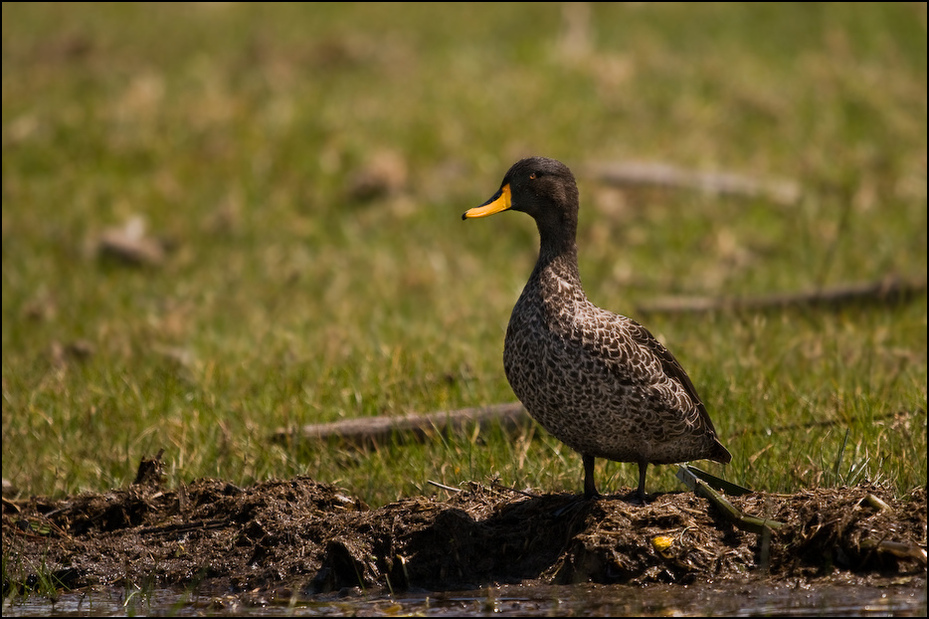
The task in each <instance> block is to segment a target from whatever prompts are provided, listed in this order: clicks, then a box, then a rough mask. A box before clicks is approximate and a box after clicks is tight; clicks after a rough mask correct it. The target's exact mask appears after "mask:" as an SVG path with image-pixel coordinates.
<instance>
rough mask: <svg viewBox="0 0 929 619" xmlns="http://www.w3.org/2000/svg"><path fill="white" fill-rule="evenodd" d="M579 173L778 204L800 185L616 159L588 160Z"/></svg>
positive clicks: (789, 200) (792, 197)
mask: <svg viewBox="0 0 929 619" xmlns="http://www.w3.org/2000/svg"><path fill="white" fill-rule="evenodd" d="M581 173H582V174H583V175H585V176H588V177H590V178H594V179H596V180H598V181H601V182H603V183H608V184H610V185H616V186H619V187H661V188H671V189H696V190H698V191H702V192H704V193H710V194H714V195H734V196H746V197H757V196H763V197H766V198H768V199H771V200H773V201H775V202H778V203H781V204H793V203H795V202H796V201H797V200H799V199H800V195H801V190H800V185H798V184H797V183H795V182H793V181H788V180H757V179H753V178H749V177H747V176H743V175H740V174H733V173H730V172H704V171H700V170H686V169H684V168H679V167H677V166H673V165H670V164H666V163H649V162H642V161H618V162H612V163H591V164H587V165H585V166H582V167H581Z"/></svg>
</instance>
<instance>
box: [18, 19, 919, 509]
mask: <svg viewBox="0 0 929 619" xmlns="http://www.w3.org/2000/svg"><path fill="white" fill-rule="evenodd" d="M2 10H3V26H2V27H3V78H2V79H3V164H2V165H3V214H2V218H3V219H2V221H3V275H2V277H3V299H2V307H3V315H2V317H3V321H2V332H3V344H2V345H3V381H2V387H3V477H4V479H6V480H9V481H10V482H11V483H12V484H13V485H14V486H15V487H16V488H17V489H18V490H19V492H21V493H22V494H25V495H29V494H47V495H62V494H66V493H75V492H80V491H83V490H98V491H99V490H104V489H107V488H110V487H113V486H122V485H125V484H127V483H128V482H129V481H131V479H132V478H133V476H134V473H135V468H136V466H137V464H138V462H139V460H140V458H142V457H144V456H151V455H153V454H155V453H157V452H158V450H159V449H161V448H165V449H166V452H165V459H166V463H167V473H168V483H170V484H178V483H182V482H184V481H188V480H191V479H194V478H198V477H204V476H209V477H219V478H223V479H227V480H230V481H232V482H234V483H238V484H247V483H250V482H253V481H256V480H263V479H268V478H286V477H290V476H294V475H311V476H313V477H314V478H317V479H319V480H321V481H327V482H337V483H339V484H341V485H343V486H345V487H346V488H347V489H349V490H350V491H351V492H353V493H357V494H359V495H360V496H362V497H363V498H364V499H365V500H366V501H368V502H369V503H370V504H373V505H376V504H381V503H385V502H388V501H392V500H395V499H397V498H398V497H401V496H407V495H410V494H414V493H422V492H426V493H431V492H432V491H433V489H432V488H431V487H430V486H428V485H427V484H426V480H427V479H433V480H436V481H440V482H442V483H445V484H449V485H457V484H459V483H461V482H464V481H467V480H472V479H474V480H485V481H486V480H488V479H491V478H494V477H499V478H500V480H501V481H502V482H503V483H506V484H510V485H514V486H518V487H523V486H531V487H533V488H536V489H540V490H545V491H579V489H580V486H581V465H580V458H579V457H578V456H577V455H576V454H574V453H572V452H570V451H569V450H568V449H566V448H564V447H563V446H562V445H561V444H560V443H558V442H557V441H555V440H554V439H552V438H550V437H548V436H546V435H545V434H544V432H543V431H541V430H535V431H533V432H531V433H530V434H528V435H525V436H522V437H517V438H516V439H512V438H510V437H507V436H506V435H504V434H503V433H502V432H495V431H491V432H488V433H485V434H483V435H480V436H474V435H470V436H449V437H443V438H441V439H437V440H435V441H431V442H428V443H426V444H421V445H418V444H414V445H409V444H406V445H386V446H384V447H382V448H381V449H378V450H375V451H372V452H365V453H359V452H352V451H348V450H345V449H342V448H337V447H329V448H325V447H324V448H313V447H310V446H287V445H278V444H275V443H273V442H272V441H271V440H270V439H269V437H270V435H271V433H272V432H273V431H274V430H275V429H276V428H279V427H299V426H300V425H302V424H306V423H317V422H326V421H334V420H338V419H342V418H351V417H358V416H366V415H385V414H387V415H390V414H402V413H407V412H414V411H417V412H430V411H435V410H442V409H451V408H458V407H465V406H474V405H481V404H488V403H495V402H506V401H511V400H512V399H513V395H512V392H511V391H510V390H509V387H508V385H507V383H506V380H505V377H504V375H503V370H502V361H501V350H502V341H503V332H504V329H505V326H506V321H507V319H508V316H509V311H510V308H511V307H512V304H513V303H514V302H515V299H516V297H517V296H518V294H519V290H520V288H521V286H522V284H523V283H524V281H525V279H526V278H527V277H528V274H529V271H530V270H531V268H532V264H533V260H534V258H535V255H534V252H535V248H536V243H537V240H536V233H535V230H534V227H533V225H532V222H531V221H530V220H529V219H528V218H526V217H525V216H522V215H519V214H502V215H499V216H497V217H495V218H494V219H492V220H486V221H480V222H467V223H464V222H461V221H460V219H459V217H460V214H461V213H462V212H463V211H464V210H466V209H467V208H469V207H471V206H474V205H476V204H479V203H481V202H483V201H484V200H485V199H486V198H487V197H489V196H490V195H491V194H492V193H493V192H494V191H495V190H496V189H497V187H498V185H499V182H500V180H501V178H502V176H503V173H504V172H505V171H506V169H507V168H508V167H509V165H510V164H511V163H513V161H515V160H516V159H517V158H519V157H521V156H525V155H529V154H545V155H548V156H552V157H556V158H559V159H562V160H564V161H565V162H567V163H568V164H569V165H571V166H574V167H576V169H578V170H580V166H581V164H583V163H588V162H597V161H610V160H627V159H634V160H643V161H660V162H668V163H674V164H676V165H681V166H687V167H694V168H699V169H710V170H722V171H733V172H738V173H742V174H747V175H751V176H756V177H759V178H779V177H783V178H790V179H794V180H796V181H797V182H799V183H801V185H802V187H803V195H802V198H801V199H800V200H799V201H797V202H796V203H794V204H788V205H784V204H778V203H774V202H771V201H768V200H765V199H763V198H755V199H735V198H715V197H709V196H706V195H701V194H695V193H692V192H687V191H678V192H674V191H663V192H662V191H636V192H624V193H620V192H617V191H616V190H611V189H609V188H606V187H603V186H602V185H599V184H597V183H596V182H594V180H592V179H590V178H585V177H583V176H580V178H579V186H580V190H581V198H582V204H583V207H582V212H581V227H580V230H579V239H578V241H579V246H580V254H581V274H582V277H583V278H584V281H585V285H586V288H587V291H588V294H589V296H590V297H591V299H592V300H593V301H594V302H596V303H597V304H599V305H601V306H604V307H608V308H610V309H613V310H614V311H618V312H621V313H626V314H630V315H632V316H633V317H636V318H642V317H639V316H636V315H635V314H634V308H635V306H636V304H637V303H641V302H647V301H648V300H649V299H651V298H655V297H658V296H664V295H668V294H703V295H726V296H742V295H752V294H763V293H770V292H791V291H796V290H801V289H807V288H811V287H816V286H821V285H827V286H828V285H835V284H840V283H847V282H854V281H868V280H873V279H877V278H880V277H883V276H884V275H886V274H888V273H895V274H898V275H901V276H904V277H912V278H925V276H926V260H927V253H926V228H927V219H926V213H927V203H926V131H927V127H926V88H927V84H926V9H925V5H924V4H902V3H897V4H888V3H871V4H864V5H858V4H853V5H843V4H804V5H802V6H800V5H793V6H787V5H752V4H737V5H728V4H725V5H723V4H719V5H717V4H701V5H690V4H673V5H663V4H644V5H643V4H632V5H626V4H611V5H596V6H591V7H589V11H590V14H589V19H588V21H586V22H585V21H584V17H585V16H584V13H583V11H584V10H585V9H584V5H575V4H571V5H568V6H567V7H562V6H559V5H533V6H532V7H530V8H527V6H526V5H523V4H498V5H481V6H467V5H428V4H422V3H420V4H414V5H394V4H375V5H366V4H360V5H358V4H323V5H316V4H314V5H268V4H264V3H262V4H244V5H239V4H221V5H218V6H213V5H211V4H208V3H204V4H196V3H195V4H183V5H147V4H121V5H90V6H80V7H78V6H74V5H71V4H64V5H33V4H31V3H29V4H16V3H13V4H10V3H4V5H3V9H2ZM575 21H576V22H577V23H580V24H584V23H586V24H587V26H586V30H585V29H584V27H583V26H582V27H581V28H580V32H582V33H583V32H586V36H582V37H580V39H579V40H580V41H581V43H580V44H572V43H571V41H572V40H575V39H572V38H571V36H569V34H568V33H569V32H571V29H570V27H569V24H571V23H575ZM384 162H386V164H385V163H384ZM378 166H386V169H387V172H386V173H384V176H383V180H382V184H381V186H380V188H381V189H384V191H382V192H381V193H377V192H375V193H374V195H373V196H370V195H366V194H365V193H364V192H363V191H361V190H359V189H357V188H358V187H359V186H361V181H360V180H359V179H361V178H362V177H363V176H364V173H365V172H366V171H368V172H370V171H371V170H375V169H377V168H378ZM377 188H378V186H377V185H375V189H377ZM134 217H141V218H142V219H143V220H144V222H145V224H146V226H147V230H148V231H149V233H150V234H151V235H152V236H154V237H156V238H159V239H162V240H163V241H164V242H165V243H166V244H167V245H168V246H169V247H170V250H169V251H168V253H167V256H166V259H165V260H164V262H163V263H161V264H159V265H155V266H147V267H132V266H126V265H124V264H121V263H120V262H118V261H114V260H108V259H105V258H101V257H100V256H99V255H98V253H97V252H96V251H95V250H94V246H95V245H94V244H95V241H96V239H98V238H99V237H100V234H101V233H102V232H103V231H104V230H106V229H108V228H113V227H121V226H124V225H125V224H126V222H127V221H129V220H131V219H132V218H134ZM643 320H644V321H645V322H646V323H647V326H648V327H649V328H650V329H651V330H652V331H653V332H654V333H656V334H657V335H659V337H661V338H662V339H663V340H664V341H665V342H666V343H667V344H668V345H669V347H670V348H671V350H672V351H674V353H675V354H676V355H677V356H678V358H679V359H680V360H681V362H682V364H683V365H684V367H685V368H687V370H688V372H689V373H690V375H691V377H692V378H693V379H694V382H695V383H696V385H697V386H698V389H699V390H700V392H701V394H702V396H703V398H704V400H705V401H706V402H707V405H708V408H709V409H710V411H711V415H712V417H713V419H714V422H715V424H716V426H717V429H718V430H719V431H720V434H721V436H722V439H723V442H724V444H726V445H727V447H728V448H729V450H730V451H731V452H732V453H733V454H734V459H733V463H732V464H731V465H730V466H729V467H728V468H726V469H715V470H716V472H721V473H722V474H723V475H725V476H726V477H728V478H730V479H732V480H733V481H736V482H740V483H744V484H747V485H750V486H752V487H755V488H758V489H763V490H770V491H795V490H797V489H800V488H804V487H810V486H817V485H840V484H845V483H854V482H856V481H858V480H861V479H872V480H876V481H880V482H882V483H888V484H890V485H892V486H893V487H894V488H895V489H896V490H897V491H898V492H900V493H903V492H906V491H907V490H909V489H910V488H912V487H914V486H917V485H923V484H925V483H926V448H927V443H926V382H927V370H926V367H927V363H926V357H927V355H926V336H927V330H926V298H925V296H923V297H922V298H919V299H916V300H914V301H911V302H909V303H906V304H903V305H898V306H891V307H853V308H846V309H843V310H840V311H827V310H806V311H785V312H768V313H756V314H750V313H743V314H730V313H718V314H714V315H709V316H671V315H654V316H649V317H647V320H645V319H644V318H643ZM598 466H599V467H600V469H599V471H600V472H599V475H600V479H599V483H600V485H601V487H602V489H604V490H606V491H610V490H612V489H618V488H619V487H621V486H627V487H628V486H631V485H632V484H633V483H634V481H635V472H634V470H633V468H634V467H632V466H630V465H621V464H615V463H603V464H600V465H598ZM672 469H673V467H657V468H653V469H652V471H651V472H650V476H649V490H650V491H659V490H672V489H676V488H678V487H679V486H678V484H677V483H676V481H675V480H674V478H673V470H672Z"/></svg>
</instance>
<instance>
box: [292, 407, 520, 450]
mask: <svg viewBox="0 0 929 619" xmlns="http://www.w3.org/2000/svg"><path fill="white" fill-rule="evenodd" d="M529 419H530V417H529V413H528V412H526V409H525V408H523V405H522V404H520V403H518V402H513V403H510V404H494V405H491V406H483V407H478V408H463V409H459V410H451V411H440V412H437V413H430V414H428V415H404V416H402V417H362V418H358V419H346V420H344V421H336V422H333V423H322V424H310V425H305V426H303V427H302V428H298V429H296V430H291V429H285V428H280V429H278V430H277V431H276V432H275V433H274V440H276V441H289V440H294V439H303V440H312V441H328V440H330V439H336V440H339V441H342V442H345V443H349V444H352V445H356V446H371V445H377V444H379V443H383V442H385V441H388V440H390V439H395V440H396V439H400V438H406V437H411V438H414V439H416V440H422V439H423V438H425V437H426V436H427V435H430V434H434V433H441V432H446V431H447V432H455V431H460V430H462V429H464V428H466V427H470V426H473V425H475V424H476V425H478V426H480V428H481V429H485V428H487V427H489V426H490V425H491V424H499V425H500V427H502V428H503V429H505V430H508V431H513V430H518V429H521V428H522V427H524V426H525V424H526V423H528V421H529Z"/></svg>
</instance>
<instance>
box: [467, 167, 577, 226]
mask: <svg viewBox="0 0 929 619" xmlns="http://www.w3.org/2000/svg"><path fill="white" fill-rule="evenodd" d="M505 210H514V211H522V212H524V213H527V214H529V215H531V216H532V218H533V219H535V220H536V223H537V224H538V227H539V232H540V233H542V236H543V237H545V236H547V233H553V234H556V235H570V237H571V238H572V240H573V237H574V233H575V231H576V230H577V210H578V193H577V183H575V181H574V175H573V174H571V170H569V169H568V166H566V165H565V164H563V163H561V162H560V161H556V160H555V159H548V158H546V157H530V158H528V159H522V160H520V161H517V162H516V163H515V164H513V167H511V168H510V170H509V172H507V173H506V176H504V177H503V183H502V184H501V185H500V189H499V190H497V193H495V194H494V195H493V196H492V197H491V198H490V200H488V201H487V202H485V203H484V204H482V205H481V206H478V207H475V208H472V209H470V210H469V211H467V212H465V214H464V215H462V216H461V218H462V219H472V218H475V217H487V216H488V215H493V214H494V213H499V212H500V211H505Z"/></svg>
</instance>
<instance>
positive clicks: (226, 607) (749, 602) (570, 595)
mask: <svg viewBox="0 0 929 619" xmlns="http://www.w3.org/2000/svg"><path fill="white" fill-rule="evenodd" d="M164 615H174V616H192V615H196V616H203V615H207V616H223V615H251V616H258V617H261V616H266V617H277V616H311V617H312V616H346V615H361V616H401V615H420V616H435V617H443V616H472V617H484V616H495V617H503V616H521V617H544V616H613V617H622V616H662V617H667V616H678V617H687V616H701V617H702V616H728V617H757V616H768V617H792V616H849V617H918V616H926V580H925V579H924V578H922V579H918V578H915V579H904V580H901V581H899V582H896V583H894V582H892V581H888V582H887V583H884V585H883V586H874V585H860V584H839V585H836V584H828V585H819V586H817V585H815V584H814V585H810V584H809V583H807V584H802V585H796V584H794V585H788V584H784V583H741V584H735V583H731V582H726V583H720V584H704V585H692V586H687V587H683V586H680V585H656V586H649V587H630V586H622V585H613V586H601V585H574V586H548V585H507V586H499V587H490V588H485V589H481V590H477V591H460V592H443V593H436V592H428V593H427V592H421V593H413V592H406V593H402V594H397V595H389V594H387V593H384V594H376V595H371V594H369V595H365V594H364V593H361V592H350V593H349V594H347V595H339V594H331V595H325V596H312V597H310V598H304V599H295V600H280V599H278V600H266V601H265V603H264V604H263V605H261V606H243V605H242V604H241V603H239V601H238V598H236V597H235V596H226V595H203V594H191V593H183V592H178V591H177V590H170V589H154V590H150V591H148V592H142V591H139V590H124V589H116V588H108V589H98V590H93V591H82V592H74V593H67V594H62V595H61V596H60V597H59V598H58V599H57V600H56V601H54V602H52V601H50V600H48V599H45V598H41V597H39V596H32V597H30V598H28V599H25V600H21V599H20V600H16V599H14V600H11V599H7V600H5V602H4V605H3V616H4V617H7V616H9V617H40V616H41V617H48V616H51V617H88V616H96V617H99V616H164Z"/></svg>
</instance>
